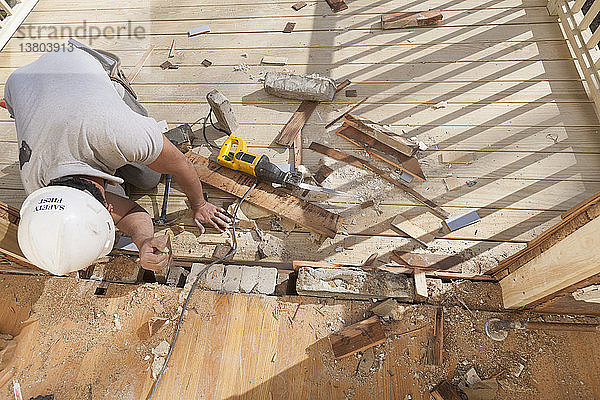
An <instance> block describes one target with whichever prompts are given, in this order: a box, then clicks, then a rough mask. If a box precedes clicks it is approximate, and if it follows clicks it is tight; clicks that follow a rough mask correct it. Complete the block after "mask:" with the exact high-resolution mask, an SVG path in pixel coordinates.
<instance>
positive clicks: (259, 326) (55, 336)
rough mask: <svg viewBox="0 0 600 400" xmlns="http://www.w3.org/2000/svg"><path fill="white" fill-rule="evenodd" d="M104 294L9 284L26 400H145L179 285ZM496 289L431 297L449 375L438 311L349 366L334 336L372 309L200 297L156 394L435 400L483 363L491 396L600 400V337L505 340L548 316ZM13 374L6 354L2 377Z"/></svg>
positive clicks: (405, 318)
mask: <svg viewBox="0 0 600 400" xmlns="http://www.w3.org/2000/svg"><path fill="white" fill-rule="evenodd" d="M95 286H96V283H94V282H90V281H80V280H76V279H73V278H57V277H55V278H49V277H31V276H30V277H25V276H7V275H3V276H0V288H2V290H0V332H2V333H9V334H12V335H16V338H15V340H16V341H17V343H18V345H17V351H16V363H15V364H14V367H15V369H14V371H15V373H14V376H13V378H14V379H16V380H17V381H18V382H19V383H20V385H21V388H22V391H23V396H24V398H25V399H28V398H30V397H35V396H38V395H47V394H54V395H55V399H56V400H73V399H86V400H88V399H93V400H97V399H98V400H99V399H111V400H138V399H143V398H146V396H147V394H148V392H149V389H150V386H151V384H152V378H151V372H150V367H151V365H152V363H153V360H154V356H153V354H152V349H153V348H155V347H156V346H157V345H158V344H159V343H160V342H161V341H162V340H165V339H166V340H167V341H169V342H170V341H171V337H172V334H173V329H174V322H175V320H176V318H177V317H178V315H179V312H178V307H179V304H180V302H179V299H178V297H179V289H173V288H169V287H166V286H159V285H156V284H145V285H122V284H112V285H111V286H109V289H108V291H107V293H106V296H103V297H100V296H95V295H94V289H95ZM492 286H495V285H493V284H485V283H479V284H473V283H470V282H462V283H451V284H447V285H444V286H443V287H440V288H439V290H437V291H435V292H434V293H433V295H432V298H431V302H432V303H436V305H442V306H443V307H444V332H445V333H444V345H443V349H444V350H443V364H442V366H432V365H426V354H425V353H426V349H427V343H428V340H429V339H430V337H431V336H432V330H433V328H432V324H433V315H434V305H431V304H416V305H410V304H405V305H403V312H401V313H400V314H399V315H398V316H397V318H398V319H399V320H397V321H389V322H385V325H384V326H385V331H386V336H387V340H386V342H385V343H383V344H381V345H379V346H376V347H374V348H372V349H371V350H367V351H364V352H361V353H358V355H355V356H350V357H348V358H346V359H342V360H339V361H336V360H334V357H333V354H332V352H331V348H330V346H329V342H328V339H327V336H328V335H329V334H331V333H332V332H333V331H337V330H339V329H341V328H342V327H344V326H346V325H350V324H352V323H354V322H358V321H360V320H362V319H363V318H364V317H365V316H368V315H369V311H368V309H369V308H370V307H372V304H370V302H368V301H367V302H363V301H353V302H349V301H339V300H326V299H317V298H310V297H298V296H287V297H276V296H259V295H241V294H219V293H216V292H208V291H198V292H196V293H195V294H194V295H193V297H192V301H191V303H190V305H191V307H190V309H189V311H188V314H187V317H186V321H185V323H184V325H183V329H182V331H181V334H180V337H179V341H178V342H177V345H176V348H175V350H174V353H173V358H172V360H171V363H170V364H169V365H170V368H169V369H168V370H167V372H166V374H165V377H164V379H163V380H162V382H161V385H160V387H159V390H158V391H157V393H156V396H155V397H154V399H157V400H158V399H165V400H166V399H182V400H183V399H186V400H187V399H256V400H271V399H273V400H289V399H378V400H396V399H400V400H402V399H411V398H412V399H425V400H429V394H428V393H429V390H430V389H431V388H432V387H433V386H434V385H436V384H437V383H439V382H440V381H441V380H442V379H449V380H452V381H453V383H455V384H461V383H463V384H464V381H465V374H466V372H467V371H468V370H469V369H470V368H472V367H473V368H475V370H476V371H477V373H478V375H479V376H480V378H481V379H488V378H495V379H496V380H497V382H498V385H499V386H498V389H497V390H495V391H493V392H492V394H491V395H490V394H488V397H484V398H486V399H511V400H512V399H524V400H525V399H544V400H552V399H557V400H558V399H561V400H565V399H573V400H575V399H577V400H581V399H597V398H599V397H600V384H599V382H600V373H599V372H598V371H599V368H598V366H599V365H598V360H600V350H598V349H600V338H599V337H598V335H597V334H586V333H557V332H551V333H544V332H538V331H519V332H512V333H510V335H509V337H508V338H507V339H506V341H504V342H494V341H492V340H490V339H489V338H488V337H487V336H486V335H485V333H484V330H483V325H484V323H485V321H486V320H487V319H488V318H490V317H502V316H505V317H510V316H511V315H512V316H513V317H515V318H534V319H535V320H540V317H539V316H532V315H527V314H515V313H513V314H507V313H503V314H502V313H499V312H498V311H497V310H498V305H499V303H498V301H499V293H498V291H497V289H494V287H492ZM458 299H460V301H459V300H458ZM494 310H496V311H494ZM152 316H155V317H164V318H168V319H169V322H168V323H167V325H165V326H164V327H163V328H161V329H160V330H159V331H158V333H156V334H155V335H154V336H153V337H151V338H149V339H145V340H141V339H140V338H139V337H138V333H137V331H138V329H139V328H140V326H141V325H142V324H143V323H144V322H146V321H147V320H148V318H150V317H152ZM543 319H544V320H546V321H561V322H566V321H568V322H573V321H575V322H593V323H598V319H597V318H577V319H575V320H574V319H571V318H558V317H554V316H545V317H543ZM24 321H27V322H26V323H23V322H24ZM1 344H2V343H0V345H1ZM1 347H2V346H0V348H1ZM4 362H6V360H4ZM9 366H10V364H9ZM2 370H3V366H2V354H1V353H0V381H1V379H2V372H3V371H2ZM11 386H12V385H10V384H8V385H6V386H4V387H1V388H0V398H2V399H11V398H13V397H12V394H11V393H10V391H9V390H12V389H11Z"/></svg>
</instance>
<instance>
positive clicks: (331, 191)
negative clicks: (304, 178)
mask: <svg viewBox="0 0 600 400" xmlns="http://www.w3.org/2000/svg"><path fill="white" fill-rule="evenodd" d="M296 186H298V187H299V188H301V189H305V190H310V191H311V192H322V193H328V194H333V195H336V196H350V197H356V196H354V195H351V194H348V193H344V192H340V191H337V190H334V189H328V188H324V187H321V186H316V185H309V184H308V183H298V184H297V185H296Z"/></svg>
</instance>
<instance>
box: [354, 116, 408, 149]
mask: <svg viewBox="0 0 600 400" xmlns="http://www.w3.org/2000/svg"><path fill="white" fill-rule="evenodd" d="M344 122H345V123H346V124H348V125H350V126H352V127H354V128H356V129H358V130H359V131H361V132H362V133H364V134H365V135H367V136H369V137H371V138H373V139H375V140H376V141H378V142H379V143H383V144H384V145H386V146H388V147H390V148H392V149H394V150H396V151H397V152H400V153H402V154H404V155H405V156H408V157H412V156H413V155H414V154H415V153H416V152H417V150H418V149H419V145H418V144H417V143H415V142H413V141H412V140H409V139H406V138H403V137H402V136H398V135H396V134H395V133H394V132H391V131H389V130H387V129H385V128H384V127H383V126H381V125H380V124H378V123H376V122H373V121H370V120H368V119H366V118H361V117H357V116H354V115H352V114H350V113H346V115H344Z"/></svg>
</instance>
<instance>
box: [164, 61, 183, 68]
mask: <svg viewBox="0 0 600 400" xmlns="http://www.w3.org/2000/svg"><path fill="white" fill-rule="evenodd" d="M160 67H161V68H162V69H179V65H175V64H173V63H172V62H171V61H165V62H164V63H162V64H160Z"/></svg>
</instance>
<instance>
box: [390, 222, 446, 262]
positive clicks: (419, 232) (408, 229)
mask: <svg viewBox="0 0 600 400" xmlns="http://www.w3.org/2000/svg"><path fill="white" fill-rule="evenodd" d="M391 225H392V227H394V228H395V229H398V230H399V231H401V232H403V233H405V234H406V235H408V236H409V237H410V238H411V239H414V240H416V241H417V242H418V243H419V244H421V245H422V246H423V247H425V248H427V247H428V244H429V243H431V242H432V241H433V240H434V239H435V236H434V235H432V234H431V233H429V232H427V231H426V230H425V229H423V228H421V227H420V226H419V225H417V224H415V223H413V222H412V221H411V220H409V219H407V218H406V217H404V216H403V215H397V216H396V217H395V218H394V219H393V220H392V222H391ZM409 265H410V264H409Z"/></svg>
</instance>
